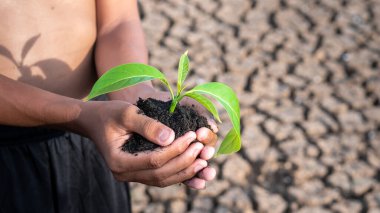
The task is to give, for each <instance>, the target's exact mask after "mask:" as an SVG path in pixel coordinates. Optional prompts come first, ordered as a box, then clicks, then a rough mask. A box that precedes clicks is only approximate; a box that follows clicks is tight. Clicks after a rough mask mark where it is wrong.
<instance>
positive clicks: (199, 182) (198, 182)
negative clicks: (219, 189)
mask: <svg viewBox="0 0 380 213" xmlns="http://www.w3.org/2000/svg"><path fill="white" fill-rule="evenodd" d="M184 184H185V185H186V186H188V187H190V188H193V189H205V188H206V181H205V180H203V179H200V178H191V179H190V180H187V181H185V182H184Z"/></svg>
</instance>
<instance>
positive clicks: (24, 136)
mask: <svg viewBox="0 0 380 213" xmlns="http://www.w3.org/2000/svg"><path fill="white" fill-rule="evenodd" d="M0 212H1V213H2V212H10V213H13V212H38V213H43V212H91V213H94V212H101V213H105V212H107V213H108V212H117V213H119V212H131V205H130V195H129V189H128V184H127V183H121V182H118V181H116V180H115V179H114V178H113V176H112V173H111V172H110V171H109V169H108V168H107V165H106V164H105V162H104V159H103V158H102V156H101V155H100V154H99V153H98V151H97V150H96V148H95V146H94V144H93V143H92V142H91V141H89V140H88V139H87V138H83V137H81V136H79V135H76V134H73V133H66V132H61V131H57V130H49V129H44V128H21V127H9V126H0Z"/></svg>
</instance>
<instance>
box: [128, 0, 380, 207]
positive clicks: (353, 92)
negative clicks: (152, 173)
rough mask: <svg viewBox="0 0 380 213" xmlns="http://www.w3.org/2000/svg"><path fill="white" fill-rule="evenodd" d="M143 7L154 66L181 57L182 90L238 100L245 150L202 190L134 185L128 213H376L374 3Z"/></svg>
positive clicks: (378, 32) (172, 69) (193, 1)
mask: <svg viewBox="0 0 380 213" xmlns="http://www.w3.org/2000/svg"><path fill="white" fill-rule="evenodd" d="M141 6H142V7H141V9H142V11H143V13H142V17H143V25H144V28H145V31H146V37H147V43H148V46H149V50H150V63H151V64H152V65H154V66H157V67H159V68H160V69H161V70H162V71H164V72H165V73H167V74H168V75H169V76H170V77H171V79H172V81H175V79H176V77H177V74H176V70H177V63H178V59H179V56H180V54H181V53H183V52H184V51H185V50H186V49H188V50H189V54H190V59H191V68H192V72H191V76H190V77H189V82H191V83H192V84H195V83H202V82H205V81H221V82H225V83H227V84H228V85H230V86H232V87H233V88H234V90H235V91H236V92H237V93H238V96H239V98H240V101H241V116H242V141H243V147H242V149H241V151H240V152H239V153H237V154H234V155H230V156H222V157H219V158H217V159H215V160H213V161H212V162H211V165H212V166H214V167H215V168H217V170H218V178H217V180H215V181H212V182H210V183H209V184H208V186H207V189H206V190H203V191H193V190H189V189H187V188H186V187H184V186H183V185H182V186H180V185H176V186H172V187H168V188H164V189H161V188H156V187H147V186H144V185H141V184H132V199H133V210H134V212H152V213H153V212H154V213H160V212H194V213H195V212H217V213H224V212H246V213H248V212H274V213H275V212H372V213H374V212H380V67H379V66H380V65H379V63H380V61H379V60H380V1H379V0H303V1H301V0H298V1H297V0H257V1H256V0H146V1H141ZM222 117H223V118H225V121H227V120H226V118H227V117H226V114H225V113H223V114H222ZM228 128H229V125H228V122H224V123H223V124H222V125H221V126H220V132H222V133H223V132H226V130H227V129H228ZM222 136H223V135H222Z"/></svg>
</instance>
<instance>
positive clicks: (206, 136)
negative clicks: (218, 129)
mask: <svg viewBox="0 0 380 213" xmlns="http://www.w3.org/2000/svg"><path fill="white" fill-rule="evenodd" d="M196 133H197V140H198V141H199V142H201V143H203V144H205V145H208V146H215V144H216V142H217V141H218V136H217V135H216V134H215V133H214V132H213V131H211V130H210V129H208V128H206V127H202V128H200V129H198V130H197V131H196Z"/></svg>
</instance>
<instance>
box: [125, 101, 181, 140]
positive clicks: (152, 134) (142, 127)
mask: <svg viewBox="0 0 380 213" xmlns="http://www.w3.org/2000/svg"><path fill="white" fill-rule="evenodd" d="M136 108H137V107H136ZM127 124H128V125H127V126H128V129H129V130H130V131H132V132H136V133H138V134H139V135H141V136H143V137H144V138H146V139H148V140H149V141H151V142H153V143H155V144H157V145H160V146H167V145H169V144H171V143H172V142H173V141H174V137H175V134H174V131H173V130H172V129H170V128H169V127H167V126H166V125H164V124H162V123H160V122H159V121H156V120H154V119H152V118H149V117H148V116H146V115H143V114H141V113H138V111H137V110H136V111H135V112H134V113H133V114H132V115H129V116H128V120H127Z"/></svg>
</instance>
